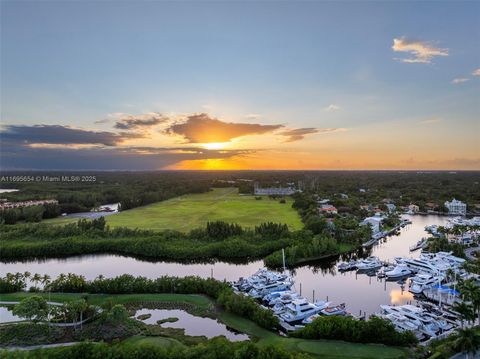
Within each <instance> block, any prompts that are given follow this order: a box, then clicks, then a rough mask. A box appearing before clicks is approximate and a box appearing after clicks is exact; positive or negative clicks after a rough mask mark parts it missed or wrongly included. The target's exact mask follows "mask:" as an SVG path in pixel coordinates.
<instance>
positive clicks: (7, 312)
mask: <svg viewBox="0 0 480 359" xmlns="http://www.w3.org/2000/svg"><path fill="white" fill-rule="evenodd" d="M19 320H23V318H20V317H17V316H16V315H15V314H13V313H12V308H7V307H3V306H2V307H0V323H8V322H17V321H19Z"/></svg>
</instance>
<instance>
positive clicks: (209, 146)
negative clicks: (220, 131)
mask: <svg viewBox="0 0 480 359" xmlns="http://www.w3.org/2000/svg"><path fill="white" fill-rule="evenodd" d="M228 144H229V142H210V143H204V144H203V145H202V146H203V147H205V148H206V149H208V150H221V149H223V148H225V147H227V146H228Z"/></svg>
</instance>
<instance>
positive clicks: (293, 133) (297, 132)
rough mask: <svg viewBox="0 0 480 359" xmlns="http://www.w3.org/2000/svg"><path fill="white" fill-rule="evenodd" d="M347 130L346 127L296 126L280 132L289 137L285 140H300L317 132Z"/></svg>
mask: <svg viewBox="0 0 480 359" xmlns="http://www.w3.org/2000/svg"><path fill="white" fill-rule="evenodd" d="M343 131H347V129H346V128H313V127H307V128H295V129H292V130H287V131H283V132H280V133H279V135H281V136H285V137H287V139H286V140H285V142H295V141H300V140H303V139H304V138H305V136H306V135H311V134H315V133H333V132H343Z"/></svg>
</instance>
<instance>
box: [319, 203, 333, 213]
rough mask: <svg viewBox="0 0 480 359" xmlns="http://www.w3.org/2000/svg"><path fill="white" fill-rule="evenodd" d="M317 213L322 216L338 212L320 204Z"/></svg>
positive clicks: (331, 207)
mask: <svg viewBox="0 0 480 359" xmlns="http://www.w3.org/2000/svg"><path fill="white" fill-rule="evenodd" d="M318 211H319V212H320V213H322V214H337V213H338V210H337V208H335V207H334V206H332V205H330V204H322V205H321V207H320V208H319V209H318Z"/></svg>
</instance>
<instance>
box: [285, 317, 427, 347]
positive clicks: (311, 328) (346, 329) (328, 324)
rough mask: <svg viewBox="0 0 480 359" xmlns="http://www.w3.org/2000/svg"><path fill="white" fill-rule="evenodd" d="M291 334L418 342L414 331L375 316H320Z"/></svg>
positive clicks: (305, 337)
mask: <svg viewBox="0 0 480 359" xmlns="http://www.w3.org/2000/svg"><path fill="white" fill-rule="evenodd" d="M291 335H292V336H294V337H297V338H303V339H332V340H345V341H348V342H354V343H380V344H386V345H400V346H406V345H412V344H416V343H417V342H418V340H417V338H416V337H415V335H414V334H413V333H412V332H409V331H407V332H403V333H400V332H398V331H396V330H395V327H394V326H393V324H392V323H391V322H389V321H387V320H384V319H381V318H378V317H375V316H374V317H371V318H370V319H368V320H355V319H353V318H350V317H341V316H331V317H319V318H317V319H315V320H314V321H313V322H312V323H311V324H309V325H306V326H305V328H302V329H300V330H298V331H296V332H293V333H292V334H291Z"/></svg>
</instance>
